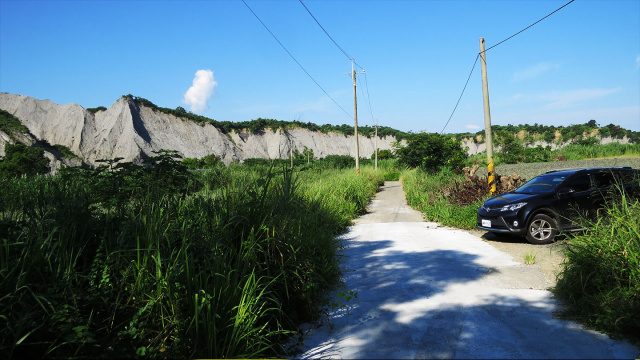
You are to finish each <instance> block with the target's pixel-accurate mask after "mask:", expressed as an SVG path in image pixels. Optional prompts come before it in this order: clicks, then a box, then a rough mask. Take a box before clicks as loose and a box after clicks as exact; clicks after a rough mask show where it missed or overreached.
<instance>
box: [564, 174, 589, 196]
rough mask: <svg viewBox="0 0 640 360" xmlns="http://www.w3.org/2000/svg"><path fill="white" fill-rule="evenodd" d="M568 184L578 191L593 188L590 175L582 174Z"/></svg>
mask: <svg viewBox="0 0 640 360" xmlns="http://www.w3.org/2000/svg"><path fill="white" fill-rule="evenodd" d="M567 186H568V187H570V188H572V189H573V190H575V191H576V192H580V191H587V190H589V189H590V188H591V179H589V175H586V174H585V175H580V176H578V177H577V178H575V179H573V180H571V181H569V182H568V183H567Z"/></svg>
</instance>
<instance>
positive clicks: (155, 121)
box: [0, 93, 396, 165]
mask: <svg viewBox="0 0 640 360" xmlns="http://www.w3.org/2000/svg"><path fill="white" fill-rule="evenodd" d="M0 109H3V110H5V111H7V112H9V113H11V114H13V115H14V116H15V117H17V118H18V119H20V121H21V122H22V124H24V125H25V126H26V127H27V128H28V129H29V132H30V134H27V137H30V138H31V139H32V140H31V141H30V142H27V143H28V144H33V142H41V143H45V144H46V143H48V144H52V145H53V144H60V145H64V146H66V147H68V148H69V149H71V151H72V152H73V153H75V154H76V155H78V156H79V157H80V158H82V160H83V161H84V162H85V163H87V164H90V165H95V164H96V160H100V159H113V158H117V157H121V158H124V161H134V162H135V161H139V160H140V159H141V158H143V157H146V156H152V155H154V154H153V152H154V151H158V150H161V149H167V150H176V151H178V152H179V153H180V154H181V155H182V156H184V157H191V158H201V157H203V156H206V155H209V154H216V155H218V156H220V158H221V159H222V160H223V161H224V162H225V163H226V164H229V163H231V162H233V161H239V162H242V161H243V160H244V159H247V158H268V159H276V158H287V157H288V156H289V152H290V149H291V148H293V149H297V150H298V151H300V152H302V151H303V150H304V147H305V146H306V147H307V148H309V149H311V150H313V153H314V155H315V157H319V158H321V157H325V156H327V155H351V156H354V155H355V150H354V138H353V136H345V135H341V134H337V133H328V134H323V133H321V132H315V131H309V130H307V129H292V130H288V131H283V130H276V131H272V130H269V129H266V130H264V131H261V132H258V133H253V134H249V133H245V132H240V133H237V132H232V133H229V134H224V133H222V132H221V131H220V130H218V129H217V128H215V127H214V126H213V125H210V124H205V125H200V124H197V123H195V122H193V121H190V120H186V119H182V118H178V117H175V116H173V115H168V114H164V113H162V112H159V111H156V110H154V109H151V108H147V107H145V106H140V105H138V104H137V103H136V102H134V101H133V100H131V99H128V98H126V97H122V98H120V99H119V100H118V101H116V102H115V103H114V104H113V105H111V106H110V107H109V108H108V109H107V110H104V111H98V112H96V113H95V114H94V113H92V112H90V111H87V110H86V109H84V108H83V107H82V106H80V105H77V104H67V105H58V104H55V103H53V102H51V101H49V100H38V99H34V98H31V97H28V96H24V95H13V94H7V93H0ZM21 141H22V140H21ZM374 141H375V140H374V138H373V137H372V138H367V137H364V136H360V137H359V142H360V157H367V158H368V157H370V156H371V154H373V151H374ZM394 141H396V139H395V138H394V137H392V136H389V137H385V138H379V139H378V148H379V149H391V143H392V142H394ZM6 142H11V139H10V138H9V137H8V136H6V134H2V133H1V131H0V156H2V155H4V144H5V143H6Z"/></svg>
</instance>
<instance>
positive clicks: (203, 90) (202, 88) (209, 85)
mask: <svg viewBox="0 0 640 360" xmlns="http://www.w3.org/2000/svg"><path fill="white" fill-rule="evenodd" d="M216 86H218V83H217V82H216V81H215V80H214V79H213V71H211V70H198V71H196V76H195V77H194V78H193V85H191V87H190V88H189V90H187V92H186V93H185V94H184V99H183V100H182V103H183V104H185V105H188V106H190V107H191V111H192V112H194V113H196V114H202V113H204V112H205V111H207V109H209V107H208V106H207V101H208V100H209V98H210V97H211V96H212V95H213V92H214V90H215V88H216Z"/></svg>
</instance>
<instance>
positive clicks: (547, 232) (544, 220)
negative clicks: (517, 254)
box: [527, 214, 558, 245]
mask: <svg viewBox="0 0 640 360" xmlns="http://www.w3.org/2000/svg"><path fill="white" fill-rule="evenodd" d="M557 233H558V226H557V224H556V221H555V220H554V219H553V218H552V217H550V216H548V215H545V214H538V215H535V216H534V217H533V218H532V219H531V221H530V222H529V226H527V241H529V242H530V243H532V244H536V245H541V244H550V243H552V242H553V238H554V237H555V236H556V234H557Z"/></svg>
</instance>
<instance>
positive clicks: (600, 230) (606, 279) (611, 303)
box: [553, 195, 640, 343]
mask: <svg viewBox="0 0 640 360" xmlns="http://www.w3.org/2000/svg"><path fill="white" fill-rule="evenodd" d="M607 212H608V216H606V217H602V218H599V220H598V221H596V222H594V223H592V224H591V226H590V228H589V231H587V232H586V233H584V234H581V235H578V236H576V237H574V238H573V239H571V240H570V241H569V242H568V244H567V247H566V250H565V253H566V256H567V260H566V262H565V263H564V265H563V267H562V270H561V272H560V274H559V275H558V282H557V285H556V286H555V288H554V289H553V291H554V293H555V294H556V296H558V298H560V299H561V300H563V302H564V303H565V304H566V306H567V308H566V311H565V314H566V315H567V316H569V317H573V318H577V319H579V320H581V321H582V322H584V323H586V324H588V325H589V326H591V327H593V328H595V329H597V330H601V331H605V332H608V333H610V334H612V335H618V336H620V335H622V336H626V337H628V338H630V339H632V340H634V341H636V342H637V343H640V201H638V200H630V199H629V198H627V197H626V196H624V195H622V198H621V201H619V202H616V203H612V204H610V205H609V208H608V209H607Z"/></svg>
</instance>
